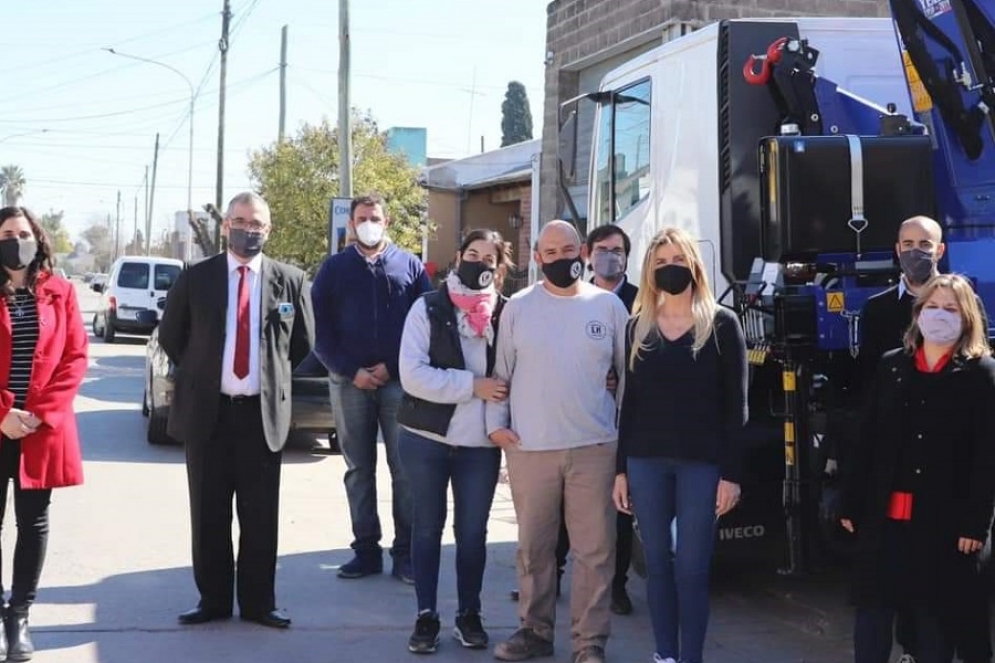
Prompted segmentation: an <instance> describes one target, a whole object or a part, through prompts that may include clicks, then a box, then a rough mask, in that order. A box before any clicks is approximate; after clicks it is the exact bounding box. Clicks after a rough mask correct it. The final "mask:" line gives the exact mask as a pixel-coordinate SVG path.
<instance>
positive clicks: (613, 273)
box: [591, 251, 625, 281]
mask: <svg viewBox="0 0 995 663" xmlns="http://www.w3.org/2000/svg"><path fill="white" fill-rule="evenodd" d="M591 267H592V268H593V269H594V273H595V275H596V276H598V278H602V279H605V280H606V281H614V280H615V279H617V278H618V277H620V276H622V274H624V273H625V256H621V255H616V254H614V253H608V252H606V251H598V252H595V254H594V260H592V261H591Z"/></svg>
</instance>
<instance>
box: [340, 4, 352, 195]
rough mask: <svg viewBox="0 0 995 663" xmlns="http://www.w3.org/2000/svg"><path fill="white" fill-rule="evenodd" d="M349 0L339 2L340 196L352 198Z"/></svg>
mask: <svg viewBox="0 0 995 663" xmlns="http://www.w3.org/2000/svg"><path fill="white" fill-rule="evenodd" d="M349 39H350V38H349V0H339V196H341V197H342V198H352V105H351V102H350V100H349V50H350V49H349Z"/></svg>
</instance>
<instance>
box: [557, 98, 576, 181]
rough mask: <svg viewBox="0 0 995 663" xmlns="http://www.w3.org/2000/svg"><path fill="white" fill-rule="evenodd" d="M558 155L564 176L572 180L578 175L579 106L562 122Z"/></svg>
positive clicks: (571, 110)
mask: <svg viewBox="0 0 995 663" xmlns="http://www.w3.org/2000/svg"><path fill="white" fill-rule="evenodd" d="M558 141H559V142H558V145H557V156H558V157H559V159H560V168H561V169H562V172H563V176H564V177H565V178H566V179H567V180H570V181H572V180H573V179H574V178H575V177H576V175H577V107H576V106H574V108H572V109H570V111H569V112H568V113H567V117H566V119H565V120H564V121H563V122H562V123H561V124H560V130H559V134H558Z"/></svg>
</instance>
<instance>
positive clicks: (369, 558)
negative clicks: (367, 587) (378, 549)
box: [339, 553, 383, 580]
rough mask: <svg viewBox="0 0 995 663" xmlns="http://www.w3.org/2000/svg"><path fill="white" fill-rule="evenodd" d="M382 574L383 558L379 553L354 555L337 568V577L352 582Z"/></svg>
mask: <svg viewBox="0 0 995 663" xmlns="http://www.w3.org/2000/svg"><path fill="white" fill-rule="evenodd" d="M381 573H383V557H382V556H381V555H380V553H376V554H375V555H374V554H368V553H364V554H362V555H356V556H355V557H353V558H352V559H351V560H349V561H348V562H346V563H345V564H343V565H342V566H340V567H339V577H340V578H347V579H349V580H353V579H356V578H365V577H366V576H373V575H379V574H381Z"/></svg>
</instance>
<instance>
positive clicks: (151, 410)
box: [139, 298, 337, 451]
mask: <svg viewBox="0 0 995 663" xmlns="http://www.w3.org/2000/svg"><path fill="white" fill-rule="evenodd" d="M165 301H166V300H165V298H161V299H160V300H159V302H157V306H156V310H154V311H146V312H144V313H140V314H139V317H140V318H141V319H142V320H143V321H144V322H145V323H146V324H149V325H151V326H152V327H153V331H152V334H151V336H150V337H149V341H148V343H147V344H146V346H145V393H144V394H143V396H142V414H144V415H145V416H147V417H148V433H147V438H148V441H149V443H150V444H177V442H176V441H175V440H173V439H172V438H171V437H170V436H169V435H168V434H167V433H166V426H167V423H168V421H169V404H170V402H171V401H172V397H173V363H172V362H171V361H170V360H169V357H167V356H166V352H165V351H164V350H163V349H162V348H161V347H160V346H159V331H158V329H157V328H156V325H157V324H158V320H159V310H161V309H162V308H163V307H164V306H165ZM290 398H291V406H292V409H293V412H292V415H291V420H290V428H291V436H293V435H294V433H295V432H297V431H300V432H305V433H313V434H319V435H324V434H327V435H328V440H329V447H330V448H331V450H332V451H334V450H336V449H337V442H336V436H335V417H334V416H333V414H332V406H331V401H330V399H329V394H328V371H326V370H325V368H324V367H323V366H322V365H321V362H319V361H318V358H317V357H315V355H314V353H313V352H312V353H311V354H309V355H308V356H307V357H306V358H305V359H304V361H302V362H301V363H300V364H298V365H297V366H296V367H295V368H294V372H293V376H292V380H291V386H290ZM322 451H327V450H325V449H322Z"/></svg>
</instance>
